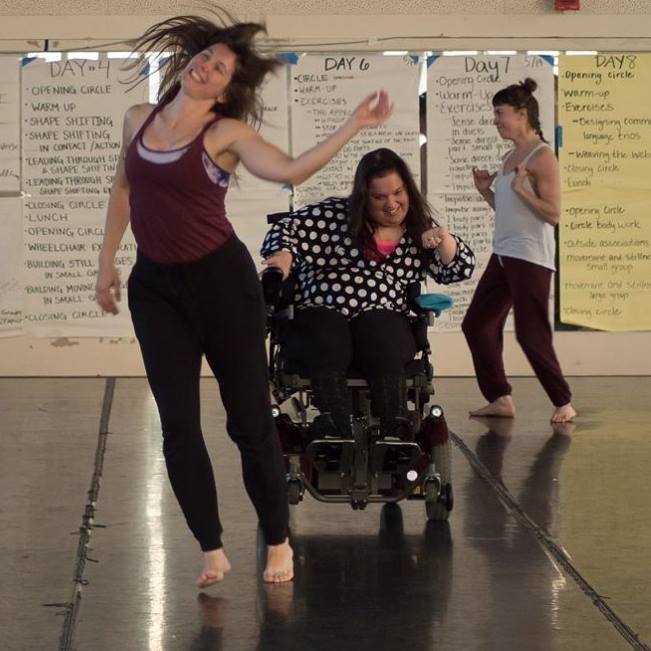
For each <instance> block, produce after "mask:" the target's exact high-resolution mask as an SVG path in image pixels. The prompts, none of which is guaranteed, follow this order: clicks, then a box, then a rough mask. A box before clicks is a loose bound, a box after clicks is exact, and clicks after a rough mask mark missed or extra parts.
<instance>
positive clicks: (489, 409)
mask: <svg viewBox="0 0 651 651" xmlns="http://www.w3.org/2000/svg"><path fill="white" fill-rule="evenodd" d="M470 415H471V416H496V417H498V418H513V417H514V416H515V405H514V404H513V398H511V396H510V395H509V394H507V395H505V396H500V397H499V398H497V400H493V402H491V403H489V404H488V405H486V406H484V407H481V408H480V409H475V410H473V411H471V412H470Z"/></svg>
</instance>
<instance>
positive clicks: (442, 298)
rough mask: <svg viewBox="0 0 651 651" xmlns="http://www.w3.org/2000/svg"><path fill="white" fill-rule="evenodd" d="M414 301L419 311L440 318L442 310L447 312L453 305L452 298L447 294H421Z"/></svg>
mask: <svg viewBox="0 0 651 651" xmlns="http://www.w3.org/2000/svg"><path fill="white" fill-rule="evenodd" d="M414 300H415V301H416V303H417V304H418V306H419V307H420V308H421V309H423V310H427V311H428V312H434V315H435V316H441V312H443V310H447V309H448V308H451V307H452V306H453V305H454V301H453V300H452V297H451V296H448V295H447V294H421V295H420V296H417V297H416V298H415V299H414Z"/></svg>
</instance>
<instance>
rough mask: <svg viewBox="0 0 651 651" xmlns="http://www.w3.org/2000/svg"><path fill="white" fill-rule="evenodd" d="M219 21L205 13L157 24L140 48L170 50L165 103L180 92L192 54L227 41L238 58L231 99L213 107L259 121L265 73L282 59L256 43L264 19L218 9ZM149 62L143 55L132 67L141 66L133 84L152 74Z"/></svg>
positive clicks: (263, 29)
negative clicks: (243, 18)
mask: <svg viewBox="0 0 651 651" xmlns="http://www.w3.org/2000/svg"><path fill="white" fill-rule="evenodd" d="M212 13H213V14H214V16H215V20H216V21H217V22H213V21H212V20H209V19H208V18H204V17H202V16H174V17H173V18H168V19H167V20H163V21H161V22H160V23H156V24H155V25H152V26H151V27H150V28H149V29H147V31H146V32H145V33H144V34H143V35H142V36H141V37H140V38H139V39H138V40H137V41H136V43H135V45H134V46H133V51H134V52H151V51H153V52H161V53H163V52H164V53H168V54H169V57H168V58H167V59H166V60H165V63H164V64H163V65H162V67H161V83H160V89H159V92H158V101H159V102H160V103H165V102H169V101H170V100H172V99H173V98H174V97H175V95H176V94H177V93H178V92H179V88H180V87H181V82H180V76H181V73H182V71H183V70H184V68H185V67H186V66H187V64H188V62H189V61H190V59H192V57H194V56H195V55H197V54H199V52H202V51H203V50H205V49H206V48H208V47H210V46H211V45H216V44H217V43H222V44H224V45H226V46H227V47H229V48H230V49H231V50H232V51H233V53H234V54H235V55H236V57H237V63H236V66H235V70H234V72H233V76H232V78H231V81H230V83H229V85H228V89H227V91H226V100H225V101H223V102H218V101H216V102H215V105H214V106H213V111H214V112H215V113H219V114H220V115H223V116H225V117H232V118H236V119H238V120H243V121H246V122H251V123H253V124H259V123H260V122H261V121H262V112H263V105H262V100H261V98H260V94H259V90H260V86H261V84H262V82H263V81H264V78H265V76H266V75H267V74H268V73H270V72H273V71H274V70H276V68H278V67H279V66H280V65H281V63H280V62H279V61H278V60H277V59H275V58H274V57H268V56H263V55H262V54H260V53H259V52H258V51H257V50H256V48H255V43H254V39H255V37H256V36H257V35H258V34H260V33H262V34H266V33H267V30H266V27H265V26H264V25H263V24H261V23H242V22H238V21H237V20H236V19H234V18H233V17H232V16H231V14H229V13H228V12H227V11H226V10H224V9H221V8H217V9H214V10H213V11H212ZM146 66H147V63H146V61H144V60H142V59H141V60H139V61H136V62H135V63H133V64H132V65H131V66H129V67H128V69H135V72H134V74H133V77H132V79H130V83H131V84H132V86H134V85H137V83H138V80H139V79H142V75H143V73H144V74H147V73H146Z"/></svg>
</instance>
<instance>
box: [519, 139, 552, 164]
mask: <svg viewBox="0 0 651 651" xmlns="http://www.w3.org/2000/svg"><path fill="white" fill-rule="evenodd" d="M548 146H549V145H548V144H547V143H546V142H540V143H538V144H537V145H536V146H535V147H534V148H533V149H532V150H531V151H530V152H529V153H528V154H527V155H526V156H525V157H524V160H523V161H522V162H521V163H520V165H526V164H527V163H528V162H529V159H530V158H531V157H532V156H533V155H534V154H535V153H536V152H537V151H538V150H539V149H540V148H541V147H548Z"/></svg>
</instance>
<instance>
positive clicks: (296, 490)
mask: <svg viewBox="0 0 651 651" xmlns="http://www.w3.org/2000/svg"><path fill="white" fill-rule="evenodd" d="M287 499H288V501H289V503H290V504H291V505H292V506H296V504H298V503H299V502H300V501H301V500H302V499H303V492H302V491H301V482H299V481H296V480H295V479H293V480H292V481H290V482H288V483H287Z"/></svg>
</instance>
